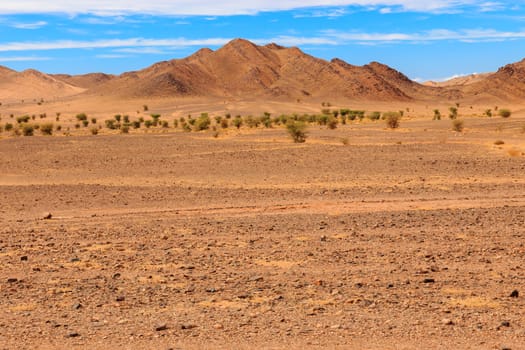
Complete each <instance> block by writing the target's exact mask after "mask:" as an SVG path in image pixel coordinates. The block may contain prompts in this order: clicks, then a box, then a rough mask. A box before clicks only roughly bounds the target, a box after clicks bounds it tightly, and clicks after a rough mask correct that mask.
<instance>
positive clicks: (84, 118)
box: [76, 113, 87, 121]
mask: <svg viewBox="0 0 525 350" xmlns="http://www.w3.org/2000/svg"><path fill="white" fill-rule="evenodd" d="M76 118H77V120H78V121H82V120H87V115H86V113H79V114H77V115H76Z"/></svg>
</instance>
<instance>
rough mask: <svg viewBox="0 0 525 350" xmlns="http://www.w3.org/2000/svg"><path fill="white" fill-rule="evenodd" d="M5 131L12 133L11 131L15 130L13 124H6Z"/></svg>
mask: <svg viewBox="0 0 525 350" xmlns="http://www.w3.org/2000/svg"><path fill="white" fill-rule="evenodd" d="M4 129H5V131H11V130H13V124H11V123H5V126H4Z"/></svg>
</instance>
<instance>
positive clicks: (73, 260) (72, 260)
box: [71, 258, 80, 262]
mask: <svg viewBox="0 0 525 350" xmlns="http://www.w3.org/2000/svg"><path fill="white" fill-rule="evenodd" d="M79 261H80V259H79V258H71V262H79Z"/></svg>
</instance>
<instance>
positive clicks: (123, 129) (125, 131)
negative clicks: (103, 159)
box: [120, 125, 129, 134]
mask: <svg viewBox="0 0 525 350" xmlns="http://www.w3.org/2000/svg"><path fill="white" fill-rule="evenodd" d="M120 133H121V134H129V126H127V125H122V126H121V127H120Z"/></svg>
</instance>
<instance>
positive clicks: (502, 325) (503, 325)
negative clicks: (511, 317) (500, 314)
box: [500, 321, 510, 327]
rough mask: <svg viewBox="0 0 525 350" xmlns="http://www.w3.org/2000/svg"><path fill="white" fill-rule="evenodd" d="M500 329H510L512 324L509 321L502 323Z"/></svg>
mask: <svg viewBox="0 0 525 350" xmlns="http://www.w3.org/2000/svg"><path fill="white" fill-rule="evenodd" d="M500 327H510V322H509V321H503V322H501V325H500Z"/></svg>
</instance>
